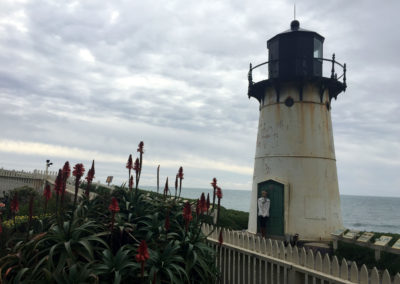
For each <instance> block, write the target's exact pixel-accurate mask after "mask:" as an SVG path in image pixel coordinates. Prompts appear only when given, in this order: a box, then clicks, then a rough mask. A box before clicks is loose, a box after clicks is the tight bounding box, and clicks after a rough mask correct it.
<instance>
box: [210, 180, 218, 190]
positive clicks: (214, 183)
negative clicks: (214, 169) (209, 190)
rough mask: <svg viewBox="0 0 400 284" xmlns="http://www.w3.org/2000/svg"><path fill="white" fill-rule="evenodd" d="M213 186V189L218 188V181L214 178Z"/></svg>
mask: <svg viewBox="0 0 400 284" xmlns="http://www.w3.org/2000/svg"><path fill="white" fill-rule="evenodd" d="M211 185H212V187H213V188H214V189H216V188H217V179H216V178H213V180H212V182H211Z"/></svg>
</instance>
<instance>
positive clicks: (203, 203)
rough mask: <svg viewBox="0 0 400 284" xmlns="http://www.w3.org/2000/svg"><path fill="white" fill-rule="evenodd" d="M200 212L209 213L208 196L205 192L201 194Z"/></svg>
mask: <svg viewBox="0 0 400 284" xmlns="http://www.w3.org/2000/svg"><path fill="white" fill-rule="evenodd" d="M200 211H201V213H204V212H207V203H206V196H205V195H204V192H203V193H202V194H201V197H200Z"/></svg>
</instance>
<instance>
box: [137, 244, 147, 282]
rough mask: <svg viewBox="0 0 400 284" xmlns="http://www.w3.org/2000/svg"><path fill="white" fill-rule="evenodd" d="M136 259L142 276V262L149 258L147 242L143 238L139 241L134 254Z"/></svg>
mask: <svg viewBox="0 0 400 284" xmlns="http://www.w3.org/2000/svg"><path fill="white" fill-rule="evenodd" d="M135 258H136V261H137V262H139V263H140V265H141V275H142V278H143V274H144V264H145V262H146V260H148V259H149V258H150V255H149V251H148V250H147V244H146V241H145V240H143V241H141V242H140V245H139V247H138V254H137V255H136V256H135Z"/></svg>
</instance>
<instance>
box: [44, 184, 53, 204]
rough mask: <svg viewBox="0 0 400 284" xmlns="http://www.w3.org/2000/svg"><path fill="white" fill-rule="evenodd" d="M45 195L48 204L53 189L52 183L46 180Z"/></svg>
mask: <svg viewBox="0 0 400 284" xmlns="http://www.w3.org/2000/svg"><path fill="white" fill-rule="evenodd" d="M43 196H44V198H45V200H46V204H47V201H49V199H50V198H51V189H50V185H49V184H48V183H47V182H46V186H45V187H44V191H43Z"/></svg>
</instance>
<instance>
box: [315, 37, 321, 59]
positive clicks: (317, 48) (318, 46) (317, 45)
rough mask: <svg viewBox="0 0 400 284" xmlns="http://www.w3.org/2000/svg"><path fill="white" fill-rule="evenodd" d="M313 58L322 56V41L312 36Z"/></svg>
mask: <svg viewBox="0 0 400 284" xmlns="http://www.w3.org/2000/svg"><path fill="white" fill-rule="evenodd" d="M314 58H322V42H321V41H320V40H319V39H316V38H314Z"/></svg>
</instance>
